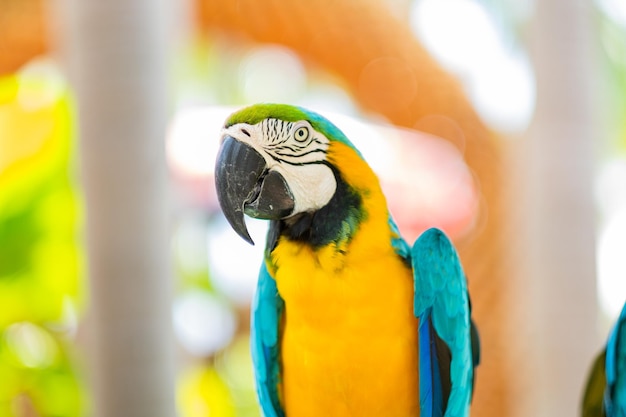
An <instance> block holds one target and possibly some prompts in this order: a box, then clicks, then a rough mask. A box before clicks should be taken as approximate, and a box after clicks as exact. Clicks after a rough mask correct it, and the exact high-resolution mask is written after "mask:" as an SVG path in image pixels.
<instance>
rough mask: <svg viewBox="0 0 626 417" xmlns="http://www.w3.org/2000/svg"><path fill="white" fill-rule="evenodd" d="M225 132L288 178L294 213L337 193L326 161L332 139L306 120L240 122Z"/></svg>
mask: <svg viewBox="0 0 626 417" xmlns="http://www.w3.org/2000/svg"><path fill="white" fill-rule="evenodd" d="M226 135H228V136H232V137H233V138H235V139H237V140H239V141H241V142H243V143H246V144H248V145H250V146H252V147H253V148H254V149H255V150H256V151H257V152H259V154H261V155H262V156H263V158H264V159H265V162H266V164H267V166H268V168H269V169H270V170H273V171H276V172H278V173H279V174H281V175H282V176H283V177H284V178H285V180H286V181H287V185H288V186H289V189H290V191H291V192H292V194H293V197H294V199H295V207H294V211H293V214H297V213H304V212H311V211H315V210H318V209H320V208H322V207H324V206H325V205H326V204H328V202H329V201H330V199H331V198H332V196H333V195H334V193H335V190H336V188H337V182H336V180H335V176H334V174H333V172H332V170H331V169H330V168H329V167H328V166H327V165H326V164H324V163H323V162H324V161H326V153H327V151H328V146H329V143H330V141H329V140H328V138H326V136H324V135H323V134H321V133H319V132H317V131H316V130H315V129H313V127H312V126H311V125H310V124H309V123H308V122H307V121H304V120H303V121H298V122H286V121H283V120H280V119H264V120H262V121H261V122H259V123H257V124H256V125H250V124H246V123H239V124H236V125H233V126H230V127H228V128H226V129H223V131H222V137H224V136H226Z"/></svg>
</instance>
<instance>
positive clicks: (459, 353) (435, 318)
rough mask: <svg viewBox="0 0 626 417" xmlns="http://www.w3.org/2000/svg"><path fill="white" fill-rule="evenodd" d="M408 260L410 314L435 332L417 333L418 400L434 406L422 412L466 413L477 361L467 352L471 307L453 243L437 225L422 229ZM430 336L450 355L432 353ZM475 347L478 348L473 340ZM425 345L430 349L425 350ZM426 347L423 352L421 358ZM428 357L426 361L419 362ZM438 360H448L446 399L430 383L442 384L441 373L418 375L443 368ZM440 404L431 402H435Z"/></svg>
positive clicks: (453, 414) (470, 333)
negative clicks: (411, 295) (410, 270)
mask: <svg viewBox="0 0 626 417" xmlns="http://www.w3.org/2000/svg"><path fill="white" fill-rule="evenodd" d="M411 260H412V265H413V273H414V289H415V297H414V306H413V307H414V312H415V315H416V316H417V317H418V318H419V319H420V328H421V327H422V323H423V322H430V323H432V328H433V330H434V332H431V333H434V334H430V335H428V334H426V333H425V334H424V336H425V337H423V336H422V332H421V331H420V342H419V343H420V391H422V390H423V392H420V399H422V398H424V397H428V396H430V397H431V399H429V400H428V401H432V402H433V404H432V405H429V403H428V401H426V402H425V403H424V404H422V407H426V408H424V411H425V412H424V413H423V415H424V416H426V417H431V416H437V414H436V412H437V409H438V408H445V414H444V415H445V416H446V417H453V416H454V417H455V416H467V415H468V413H469V402H470V399H471V395H472V380H473V367H474V363H475V362H477V359H476V360H475V359H474V357H476V358H477V357H478V356H477V355H475V354H473V353H472V343H473V341H472V338H473V336H472V329H471V326H472V324H471V320H470V311H469V310H470V307H469V299H468V294H467V283H466V280H465V275H464V273H463V269H462V266H461V263H460V261H459V258H458V255H457V253H456V250H455V249H454V246H453V245H452V243H451V242H450V240H449V239H448V238H447V237H446V236H445V234H444V233H443V232H442V231H440V230H438V229H429V230H427V231H425V232H424V233H423V234H422V235H421V236H420V237H419V239H418V240H417V241H416V242H415V245H413V248H412V250H411ZM434 338H439V339H441V341H443V343H445V345H446V346H447V348H448V349H449V351H450V355H451V359H445V357H443V356H441V355H433V354H432V347H433V340H434ZM474 345H475V346H478V345H477V344H476V343H474ZM429 349H430V350H429ZM422 350H425V352H426V353H428V355H424V356H422V354H421V352H422ZM422 358H424V360H429V361H431V362H432V363H429V364H426V363H424V362H423V361H422ZM442 360H449V361H450V363H449V374H450V375H449V379H450V381H451V388H450V393H449V396H448V398H447V404H444V403H445V400H444V399H442V398H439V397H438V394H439V393H440V392H442V390H441V388H440V387H437V386H434V387H433V386H430V385H432V384H441V383H442V382H441V381H442V380H443V379H442V378H441V376H439V377H438V376H437V375H431V376H430V378H429V377H427V376H424V377H422V371H421V368H422V367H424V369H425V371H427V372H431V373H434V372H435V371H436V370H440V369H442V368H446V369H447V366H445V365H446V364H442V363H441V361H442ZM437 402H438V403H439V404H436V403H437Z"/></svg>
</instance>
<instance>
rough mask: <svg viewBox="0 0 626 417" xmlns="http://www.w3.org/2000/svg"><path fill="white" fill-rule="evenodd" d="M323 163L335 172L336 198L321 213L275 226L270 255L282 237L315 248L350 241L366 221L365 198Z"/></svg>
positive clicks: (331, 167)
mask: <svg viewBox="0 0 626 417" xmlns="http://www.w3.org/2000/svg"><path fill="white" fill-rule="evenodd" d="M323 163H324V164H325V165H327V166H328V167H329V168H330V169H331V170H332V171H333V174H334V176H335V181H337V189H336V190H335V194H334V195H333V197H332V198H331V199H330V201H329V202H328V204H326V205H325V206H324V207H322V208H321V209H319V210H317V211H314V212H312V213H300V214H297V215H295V216H293V217H290V218H288V219H284V220H278V221H273V222H271V224H270V230H269V233H268V240H267V249H268V250H269V252H271V251H272V250H274V248H275V247H276V244H277V242H278V238H279V237H280V236H285V237H287V238H288V239H290V240H295V241H299V242H305V243H308V244H310V245H311V246H312V247H313V248H319V247H322V246H325V245H328V244H329V243H332V242H335V243H339V242H342V241H349V240H350V239H351V238H352V236H353V235H354V233H355V232H356V229H357V228H358V227H359V225H360V223H361V221H362V220H363V219H364V218H365V212H364V209H363V200H362V198H361V196H360V195H359V194H358V193H357V192H356V191H355V190H353V189H352V188H351V187H350V186H349V185H348V184H347V183H346V182H345V181H344V180H343V178H342V177H341V174H340V173H339V171H337V169H336V168H335V167H333V166H332V165H330V164H328V163H325V162H323Z"/></svg>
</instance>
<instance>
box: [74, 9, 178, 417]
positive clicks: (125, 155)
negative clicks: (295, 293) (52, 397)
mask: <svg viewBox="0 0 626 417" xmlns="http://www.w3.org/2000/svg"><path fill="white" fill-rule="evenodd" d="M63 6H64V7H63V12H64V14H65V18H64V20H65V23H66V24H68V25H69V26H68V28H67V33H66V34H65V35H66V36H64V38H65V40H66V41H67V45H66V53H67V58H68V62H69V65H70V74H71V80H72V81H73V84H74V87H75V90H76V93H77V103H78V112H79V135H80V150H81V152H80V156H81V169H82V171H81V172H82V182H83V185H84V188H85V195H86V203H87V242H88V263H89V275H90V296H91V297H90V304H89V308H90V313H89V314H90V324H91V328H90V329H89V331H91V332H92V334H91V336H92V337H91V342H92V345H91V347H92V352H91V353H92V355H91V358H92V362H91V367H90V368H91V369H90V372H91V374H92V381H93V396H94V401H95V410H94V411H95V413H94V414H95V415H96V416H97V417H123V416H128V417H131V416H132V417H173V416H175V406H174V379H173V357H174V353H173V342H172V337H171V320H170V301H171V294H170V292H171V282H170V281H171V275H170V265H169V262H168V258H169V254H168V220H169V218H168V209H167V207H168V193H167V176H166V167H165V155H164V134H165V128H166V121H167V100H166V97H167V76H166V66H167V49H168V48H167V44H168V41H167V35H166V32H167V30H166V29H167V24H166V23H167V20H168V19H167V15H168V13H167V10H166V9H167V7H166V6H167V0H105V1H102V0H65V4H63Z"/></svg>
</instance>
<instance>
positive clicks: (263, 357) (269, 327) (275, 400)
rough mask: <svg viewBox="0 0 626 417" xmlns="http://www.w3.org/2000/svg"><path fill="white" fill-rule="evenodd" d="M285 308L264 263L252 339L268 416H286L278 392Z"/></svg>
mask: <svg viewBox="0 0 626 417" xmlns="http://www.w3.org/2000/svg"><path fill="white" fill-rule="evenodd" d="M283 307H284V301H283V299H282V298H281V297H280V295H279V294H278V290H277V289H276V282H275V281H274V279H273V278H272V277H271V276H270V274H269V272H268V270H267V267H266V266H265V262H263V266H262V267H261V271H260V272H259V280H258V283H257V290H256V294H255V296H254V300H253V302H252V319H251V324H250V338H251V344H252V362H253V364H254V376H255V379H256V389H257V396H258V398H259V402H260V403H261V409H262V410H263V415H264V416H265V417H284V411H283V409H282V407H281V405H280V399H279V395H278V384H279V382H280V369H279V325H280V320H281V316H282V313H283Z"/></svg>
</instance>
